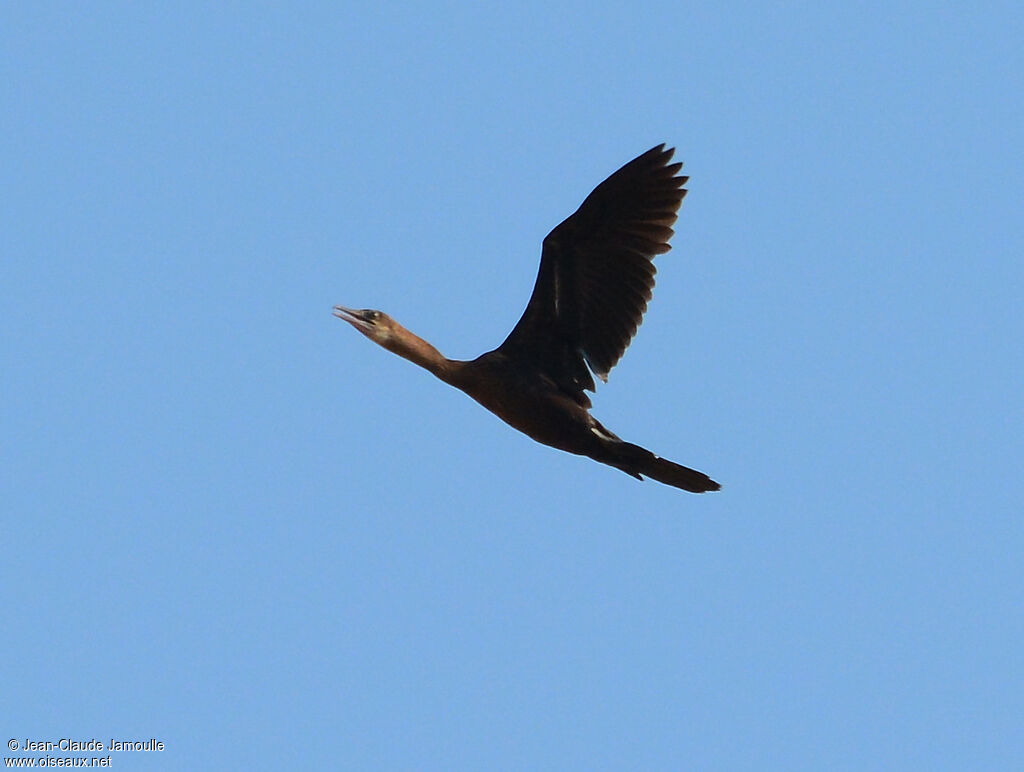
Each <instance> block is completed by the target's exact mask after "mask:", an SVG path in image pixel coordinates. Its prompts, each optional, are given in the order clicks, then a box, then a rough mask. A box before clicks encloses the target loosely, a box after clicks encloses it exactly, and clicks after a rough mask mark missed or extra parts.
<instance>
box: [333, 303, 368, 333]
mask: <svg viewBox="0 0 1024 772" xmlns="http://www.w3.org/2000/svg"><path fill="white" fill-rule="evenodd" d="M333 313H334V315H335V316H336V317H338V318H339V319H344V320H345V321H346V322H348V323H349V324H351V325H352V326H353V327H355V328H356V329H357V330H359V331H361V332H362V331H364V330H370V329H372V328H373V323H372V322H370V321H368V320H367V319H366V312H365V311H356V310H355V309H354V308H345V306H335V307H334V312H333Z"/></svg>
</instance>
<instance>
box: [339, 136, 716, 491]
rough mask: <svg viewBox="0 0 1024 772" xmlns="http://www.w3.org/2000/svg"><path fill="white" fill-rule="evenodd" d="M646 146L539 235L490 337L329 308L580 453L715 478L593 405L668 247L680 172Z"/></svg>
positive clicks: (538, 435)
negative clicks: (473, 350)
mask: <svg viewBox="0 0 1024 772" xmlns="http://www.w3.org/2000/svg"><path fill="white" fill-rule="evenodd" d="M674 152H675V151H674V149H673V148H668V149H666V148H665V145H664V144H661V145H658V146H657V147H653V148H651V149H650V150H648V151H647V152H646V153H644V154H643V155H641V156H638V157H637V158H635V159H633V160H632V161H630V162H629V163H628V164H626V165H625V166H623V167H622V168H621V169H619V170H618V171H617V172H615V173H614V174H612V175H611V176H610V177H609V178H608V179H606V180H605V181H604V182H602V183H601V184H600V185H598V186H597V187H596V188H595V189H594V191H593V192H592V193H591V194H590V195H589V196H587V198H586V200H585V201H584V202H583V204H582V205H581V206H580V208H579V209H577V210H576V212H575V213H574V214H573V215H571V216H570V217H569V218H568V219H566V220H565V221H564V222H562V223H561V224H560V225H559V226H558V227H556V228H555V229H554V230H553V231H551V233H549V234H548V235H547V237H546V238H545V239H544V246H543V250H542V252H541V259H540V271H539V273H538V274H537V282H536V284H535V285H534V288H533V295H532V296H531V297H530V302H529V303H528V304H527V306H526V311H525V312H524V313H523V316H522V318H521V319H520V320H519V322H518V323H517V324H516V326H515V328H514V329H513V330H512V332H511V333H510V334H509V336H508V337H507V338H506V339H505V342H504V343H502V344H501V345H500V346H498V348H496V349H494V350H493V351H488V352H487V353H486V354H482V355H481V356H479V357H477V358H476V359H473V360H469V361H460V360H454V359H447V358H445V357H444V356H442V355H441V353H440V352H439V351H438V350H437V349H436V348H434V346H432V345H431V344H430V343H428V342H427V341H425V340H423V339H422V338H420V337H418V336H416V335H414V334H413V333H411V332H409V330H407V329H405V328H404V327H402V326H401V325H400V324H398V322H396V321H395V320H394V319H392V318H391V317H390V316H388V315H387V314H385V313H382V312H381V311H374V310H370V309H362V310H356V309H351V308H345V307H344V306H335V307H334V315H335V316H337V317H338V318H340V319H344V320H345V321H346V322H348V323H349V324H351V325H352V326H353V327H355V328H356V329H357V330H358V331H359V332H361V333H362V334H363V335H365V336H366V337H367V338H369V339H370V340H372V341H373V342H374V343H377V344H379V345H381V346H383V347H384V348H386V349H387V350H388V351H392V352H394V353H395V354H398V355H399V356H400V357H404V358H405V359H408V360H409V361H410V362H414V363H415V364H417V365H419V366H420V367H423V368H426V369H427V370H429V371H430V372H432V373H433V374H434V375H436V376H437V377H438V378H440V379H441V380H442V381H444V382H445V383H447V384H450V385H451V386H454V387H455V388H457V389H460V390H462V391H464V392H465V393H466V394H468V395H469V396H470V397H472V398H473V399H475V400H476V401H477V402H479V403H480V404H481V405H483V406H484V407H485V408H487V409H488V410H490V411H491V412H492V413H494V414H495V415H496V416H498V417H499V418H500V419H501V420H503V421H505V423H507V424H509V425H510V426H512V427H513V428H515V429H518V430H519V431H521V432H523V433H524V434H526V435H528V436H530V437H532V438H533V439H534V440H536V441H537V442H540V443H543V444H545V445H550V446H551V447H553V448H558V449H559V450H564V451H567V452H569V453H575V454H577V455H581V456H589V457H590V458H592V459H594V460H595V461H600V462H601V463H602V464H608V465H609V466H613V467H615V468H616V469H621V470H622V471H623V472H625V473H626V474H629V475H632V476H633V477H635V478H637V479H638V480H642V479H644V477H649V478H651V479H652V480H657V481H658V482H661V483H665V484H666V485H671V486H674V487H676V488H681V489H682V490H685V491H692V492H694V493H704V492H706V491H717V490H718V489H719V488H721V486H720V485H719V484H718V483H717V482H715V481H714V480H712V479H711V478H710V477H708V476H707V475H706V474H704V473H702V472H698V471H696V470H695V469H690V468H688V467H685V466H682V465H680V464H676V463H674V462H672V461H669V460H667V459H664V458H660V457H659V456H656V455H655V454H654V453H652V452H651V451H649V450H646V449H644V448H642V447H640V446H639V445H634V444H632V443H630V442H626V441H625V440H622V439H620V438H619V437H617V436H616V435H615V434H613V433H612V432H611V431H609V430H608V429H606V428H605V427H604V426H603V425H602V424H601V423H600V422H599V421H598V420H597V419H596V418H594V417H593V416H592V415H591V414H590V407H591V402H590V398H589V397H588V396H587V394H586V393H585V392H586V391H594V388H595V387H594V379H593V376H592V374H593V375H596V376H597V377H598V378H600V379H601V380H602V381H607V380H608V372H609V371H610V370H611V369H612V368H613V367H614V366H615V364H616V363H617V362H618V361H619V359H620V358H621V357H622V355H623V353H624V352H625V350H626V347H627V346H629V343H630V341H631V340H632V339H633V336H634V335H635V334H636V331H637V327H639V325H640V322H641V321H642V320H643V315H644V312H645V311H646V310H647V301H649V300H650V299H651V290H652V289H653V288H654V273H655V268H654V264H653V263H652V262H651V261H652V260H653V258H654V256H655V255H660V254H663V253H665V252H668V251H669V249H671V247H670V246H669V243H668V242H669V240H670V239H671V238H672V235H673V230H672V225H673V224H674V223H675V221H676V216H677V212H678V211H679V205H680V203H681V202H682V200H683V196H685V195H686V189H685V188H683V185H684V184H685V183H686V181H687V180H688V179H689V178H688V177H684V176H681V175H679V170H680V169H682V167H683V165H682V164H681V163H671V160H672V154H673V153H674Z"/></svg>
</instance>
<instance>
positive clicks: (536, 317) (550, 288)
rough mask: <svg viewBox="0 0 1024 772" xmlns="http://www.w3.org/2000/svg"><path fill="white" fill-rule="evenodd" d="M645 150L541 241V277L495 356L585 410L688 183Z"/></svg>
mask: <svg viewBox="0 0 1024 772" xmlns="http://www.w3.org/2000/svg"><path fill="white" fill-rule="evenodd" d="M673 152H675V151H674V149H673V148H669V149H667V150H666V149H665V145H663V144H662V145H658V146H657V147H654V148H651V149H650V150H648V151H647V152H646V153H644V154H643V155H641V156H640V157H638V158H636V159H634V160H632V161H630V162H629V163H628V164H626V165H625V166H623V167H622V168H621V169H619V170H618V171H617V172H615V173H614V174H613V175H612V176H610V177H609V178H608V179H606V180H605V181H604V182H602V183H601V184H600V185H598V186H597V187H596V188H595V189H594V192H593V193H591V194H590V195H589V196H587V199H586V201H584V202H583V204H582V205H581V206H580V208H579V209H577V210H576V212H575V213H574V214H573V215H572V216H570V217H569V218H568V219H566V220H565V221H564V222H563V223H562V224H561V225H559V226H558V227H557V228H555V229H554V230H553V231H551V233H549V234H548V235H547V238H545V239H544V250H543V252H542V254H541V259H540V272H539V273H538V274H537V283H536V284H535V285H534V288H533V295H532V296H531V297H530V302H529V304H528V305H527V306H526V311H525V312H524V313H523V317H522V318H521V319H520V320H519V323H518V324H516V326H515V329H513V330H512V332H511V334H510V335H509V336H508V338H507V339H506V340H505V342H504V343H502V344H501V346H500V347H499V348H498V351H500V352H502V353H504V354H506V355H508V356H510V357H512V358H515V359H517V360H520V361H530V362H531V363H533V364H535V365H536V366H538V367H539V368H540V369H541V370H542V371H543V372H544V373H545V374H547V375H548V376H549V377H551V378H552V379H554V380H555V381H556V382H557V383H558V385H559V386H560V387H561V388H562V389H563V390H565V391H566V392H568V393H570V394H573V395H575V396H577V399H580V401H585V402H587V403H589V400H587V399H586V397H585V395H583V394H582V390H583V389H589V390H590V391H593V390H594V379H593V378H592V377H591V375H590V372H589V370H588V365H589V368H590V370H593V371H594V373H595V374H596V375H597V376H598V377H599V378H600V379H601V380H608V371H609V370H611V369H612V368H613V367H614V366H615V363H616V362H618V361H619V358H620V357H621V356H622V354H623V353H624V352H625V350H626V347H627V346H628V345H629V343H630V341H631V340H632V339H633V336H634V335H635V334H636V330H637V327H639V325H640V322H641V321H642V320H643V315H644V311H646V310H647V301H649V300H650V299H651V290H652V289H653V288H654V272H655V269H654V264H653V263H652V262H651V260H652V259H653V258H654V256H655V255H660V254H662V253H664V252H668V251H669V249H671V247H669V245H668V241H669V239H671V238H672V234H673V231H672V225H673V223H675V221H676V213H677V212H678V211H679V204H680V203H681V202H682V200H683V196H685V195H686V190H685V189H683V187H682V186H683V184H684V183H685V182H686V181H687V179H689V178H688V177H681V176H676V175H677V173H678V172H679V170H680V169H681V168H682V166H683V165H682V164H681V163H669V161H670V160H671V159H672V154H673Z"/></svg>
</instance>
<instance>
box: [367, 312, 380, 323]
mask: <svg viewBox="0 0 1024 772" xmlns="http://www.w3.org/2000/svg"><path fill="white" fill-rule="evenodd" d="M379 318H380V312H378V311H367V312H366V319H367V321H370V322H376V321H377V319H379Z"/></svg>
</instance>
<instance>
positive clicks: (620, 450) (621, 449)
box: [599, 440, 722, 493]
mask: <svg viewBox="0 0 1024 772" xmlns="http://www.w3.org/2000/svg"><path fill="white" fill-rule="evenodd" d="M605 448H606V450H608V451H610V453H609V455H610V457H609V458H602V459H599V460H600V461H603V462H604V463H606V464H611V465H612V466H614V467H616V468H618V469H621V470H622V471H623V472H625V473H626V474H630V475H633V477H636V478H637V479H643V477H641V475H643V476H644V477H650V478H651V479H652V480H657V481H658V482H660V483H665V485H671V486H672V487H673V488H681V489H682V490H684V491H690V492H691V493H706V492H708V491H717V490H719V489H720V488H721V487H722V486H721V485H719V484H718V483H716V482H715V481H714V480H712V479H711V478H710V477H708V476H707V475H706V474H704V473H703V472H698V471H697V470H696V469H690V468H689V467H687V466H682V465H681V464H677V463H675V462H673V461H669V460H668V459H667V458H660V457H659V456H656V455H654V454H653V453H651V451H649V450H647V449H646V448H641V447H640V446H639V445H634V444H633V443H631V442H623V441H622V440H618V441H614V442H609V443H607V444H606V445H605Z"/></svg>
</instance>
